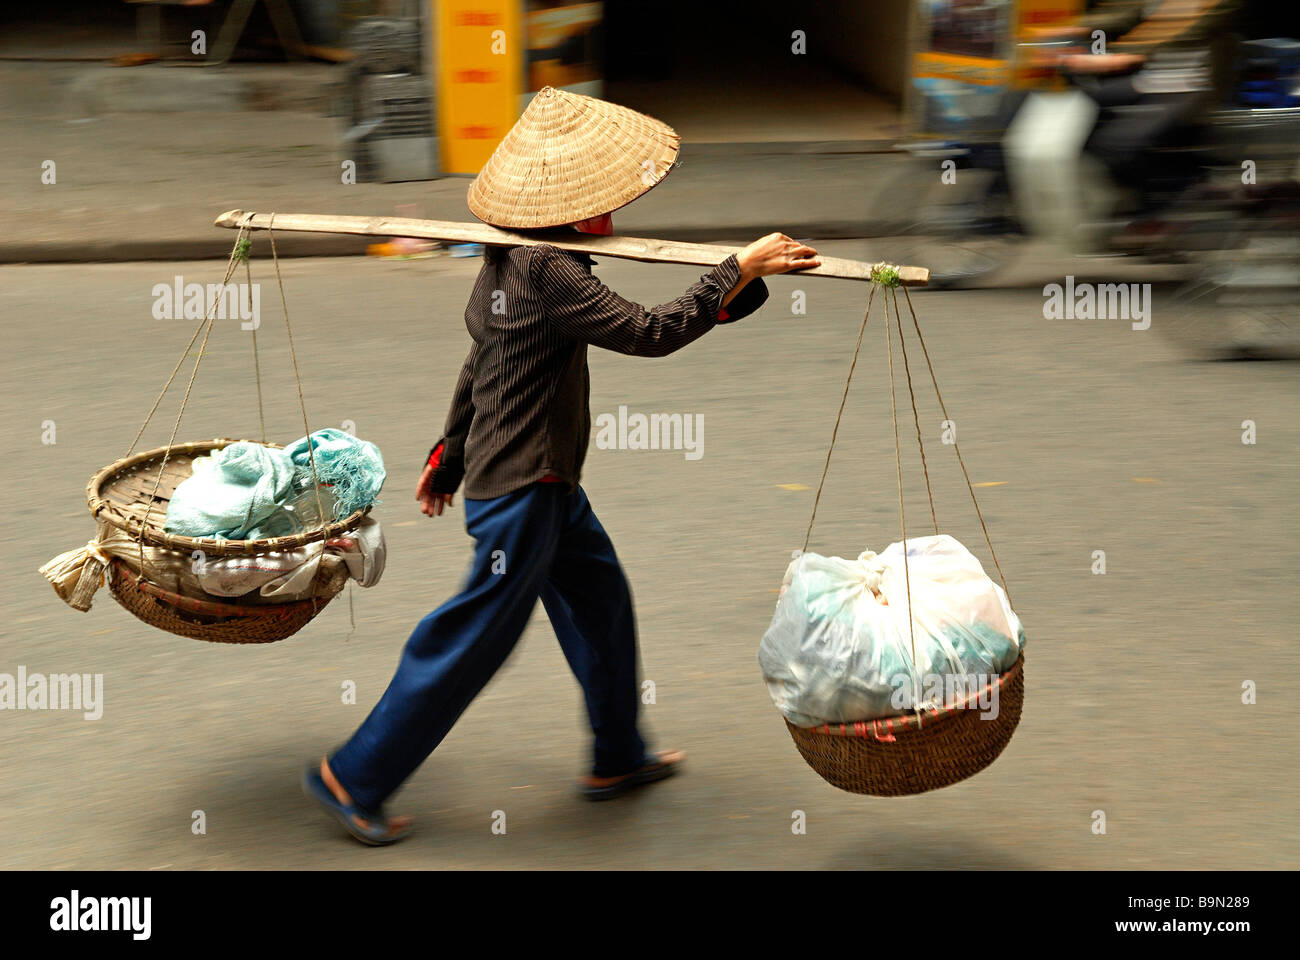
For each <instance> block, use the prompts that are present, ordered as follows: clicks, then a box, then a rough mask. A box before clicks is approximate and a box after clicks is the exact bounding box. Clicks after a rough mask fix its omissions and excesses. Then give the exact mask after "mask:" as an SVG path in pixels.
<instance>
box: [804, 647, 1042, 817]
mask: <svg viewBox="0 0 1300 960" xmlns="http://www.w3.org/2000/svg"><path fill="white" fill-rule="evenodd" d="M1024 662H1025V658H1024V654H1021V655H1020V658H1019V659H1018V660H1016V662H1015V664H1014V665H1013V666H1012V667H1011V669H1009V670H1008V671H1007V672H1006V673H1003V674H1002V675H1001V676H999V677H998V679H997V680H996V681H995V683H996V685H997V687H998V688H999V689H998V692H997V697H998V699H997V707H998V711H997V716H996V717H994V716H992V715H991V711H990V712H985V711H983V710H980V709H978V708H977V707H976V704H977V703H978V701H979V698H980V697H981V696H985V697H988V696H990V695H991V693H990V692H989V688H990V687H991V686H993V684H990V685H989V687H985V688H984V690H983V691H980V692H979V693H976V694H972V695H970V696H968V697H966V698H965V699H964V700H962V701H959V702H957V703H955V704H953V705H952V706H949V707H947V708H945V709H944V710H941V711H934V712H931V713H928V714H925V715H924V716H923V718H922V720H921V722H920V724H919V725H918V722H917V717H916V715H915V714H910V715H907V716H900V717H889V718H887V719H883V720H867V721H863V722H858V723H841V724H828V725H822V726H819V727H796V726H795V725H794V724H792V723H790V721H788V720H787V721H786V726H787V727H788V728H789V730H790V736H791V737H792V738H793V739H794V745H795V746H796V747H798V748H799V752H800V753H801V754H803V758H804V759H805V760H806V761H808V765H809V766H810V767H812V768H813V769H814V770H816V771H817V773H818V774H820V775H821V777H822V779H823V780H825V781H826V782H827V783H829V784H831V785H832V786H835V787H839V788H840V789H841V790H848V791H849V792H850V793H866V794H871V795H872V796H876V797H903V796H908V795H910V794H915V793H924V792H926V791H927V790H936V789H938V788H939V787H946V786H949V785H950V784H954V783H957V782H958V781H961V780H965V779H966V778H967V777H971V776H974V775H975V774H977V773H979V772H980V771H981V770H983V769H984V768H985V767H987V766H988V765H989V764H990V763H992V762H993V761H994V760H996V759H997V758H998V754H1000V753H1001V752H1002V750H1003V749H1004V748H1005V747H1006V745H1007V743H1008V742H1010V740H1011V735H1012V734H1013V733H1015V731H1016V727H1017V725H1019V723H1020V711H1021V708H1022V706H1023V705H1024V702H1025V673H1024Z"/></svg>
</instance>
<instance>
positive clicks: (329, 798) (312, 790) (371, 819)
mask: <svg viewBox="0 0 1300 960" xmlns="http://www.w3.org/2000/svg"><path fill="white" fill-rule="evenodd" d="M302 792H303V793H305V794H306V795H307V798H308V799H310V800H315V801H316V802H317V803H318V804H320V805H321V806H322V807H323V808H324V809H325V812H326V813H328V814H329V815H330V816H332V817H333V818H334V819H335V820H337V821H338V822H339V823H341V824H342V825H343V829H345V830H346V831H347V832H348V833H350V834H352V836H353V837H355V838H356V839H357V840H359V841H361V842H362V843H364V844H366V845H367V846H370V847H386V846H388V845H389V844H390V843H396V842H397V841H398V840H401V839H402V838H403V837H405V836H406V835H407V834H408V833H410V832H411V828H410V827H406V828H405V829H403V830H399V831H398V832H396V833H393V832H391V831H390V829H389V826H388V817H386V816H385V815H384V814H383V812H382V811H381V812H380V813H377V814H375V813H370V812H369V811H366V810H362V809H361V808H360V807H358V806H357V805H356V804H352V805H346V804H343V803H340V802H339V800H338V798H337V797H336V796H334V793H333V791H331V790H330V788H329V787H328V786H326V784H325V781H324V780H323V779H322V778H321V775H320V764H319V762H317V763H309V764H307V766H306V767H304V768H303V771H302ZM358 817H360V818H361V819H362V820H365V821H367V822H368V823H369V824H370V826H368V827H362V826H361V825H360V824H359V823H357V818H358Z"/></svg>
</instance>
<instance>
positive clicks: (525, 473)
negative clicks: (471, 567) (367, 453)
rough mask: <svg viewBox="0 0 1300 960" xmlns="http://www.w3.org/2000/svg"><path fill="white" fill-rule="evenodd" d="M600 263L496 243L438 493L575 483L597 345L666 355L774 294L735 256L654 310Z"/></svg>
mask: <svg viewBox="0 0 1300 960" xmlns="http://www.w3.org/2000/svg"><path fill="white" fill-rule="evenodd" d="M592 262H593V261H592V260H591V258H590V257H588V256H586V255H584V254H577V253H569V252H567V251H563V250H560V249H558V248H556V247H553V246H551V245H550V244H542V245H539V246H534V247H508V248H504V249H500V248H498V249H492V248H489V251H488V253H487V255H486V256H485V257H484V264H483V268H482V270H480V271H479V275H478V280H477V282H476V283H475V285H474V291H473V293H472V294H471V295H470V300H469V305H468V306H467V307H466V309H465V325H466V327H467V328H468V329H469V333H470V336H471V337H472V338H473V340H474V345H473V347H472V348H471V349H470V352H469V356H468V357H467V358H466V360H465V364H464V366H463V367H462V368H461V371H460V377H459V378H458V380H457V382H456V390H455V395H454V397H453V399H452V404H451V410H450V412H449V413H448V415H447V422H446V426H445V428H444V435H443V437H442V438H441V439H440V440H439V441H438V444H437V446H436V447H435V448H434V450H435V456H434V458H433V460H432V461H431V462H434V463H435V464H436V469H435V471H434V476H433V484H432V487H433V490H434V491H436V492H439V493H451V492H453V491H455V490H456V488H457V486H459V484H460V482H461V480H462V478H463V479H464V482H465V496H466V497H468V498H470V499H472V500H486V499H491V498H493V497H500V496H504V495H505V494H507V493H511V492H512V491H514V490H518V489H519V488H521V487H524V486H527V485H528V484H530V483H533V482H535V481H538V480H541V479H543V478H547V479H557V480H561V481H564V482H566V483H568V484H569V485H570V486H571V487H576V486H577V484H578V480H579V477H580V475H581V472H582V463H583V460H584V459H585V457H586V453H587V445H588V440H589V439H590V435H591V413H590V410H589V408H588V402H589V396H590V380H589V376H588V372H587V347H588V346H589V345H592V346H597V347H604V348H605V349H607V350H616V351H618V352H619V353H625V354H630V355H633V356H641V357H661V356H665V355H666V354H669V353H672V352H673V351H675V350H680V349H681V348H682V347H684V346H686V345H687V344H688V343H691V342H692V341H694V340H697V339H699V338H700V337H701V336H703V335H704V334H705V333H708V331H709V330H711V329H713V327H714V325H715V324H717V323H719V322H728V321H731V320H739V319H740V318H741V317H744V316H747V315H748V314H750V313H752V312H753V311H754V310H756V309H757V308H758V307H759V306H761V305H762V303H763V302H764V301H765V300H766V299H767V287H766V286H765V285H764V283H763V281H762V280H754V281H751V282H750V283H748V284H746V286H745V287H744V289H742V290H741V291H740V293H738V294H737V295H736V296H735V297H734V298H732V300H731V302H730V303H729V304H728V307H727V310H726V311H723V310H722V298H723V296H724V295H725V294H726V293H727V291H729V290H730V289H731V288H732V287H734V286H735V285H736V284H737V283H739V282H740V266H739V264H738V263H737V262H736V258H735V257H734V256H730V257H728V258H727V259H726V260H724V261H722V263H720V264H718V265H717V266H716V267H714V268H713V269H712V270H711V271H709V272H708V273H706V274H704V276H702V277H701V278H700V279H699V281H698V282H697V283H693V284H691V286H690V287H689V288H687V290H686V292H685V293H684V294H683V295H682V296H680V297H678V298H677V299H676V300H672V301H670V302H668V303H664V304H660V305H659V306H657V307H650V308H646V307H643V306H640V305H639V304H636V303H633V302H632V301H630V300H626V299H624V298H623V297H620V296H619V295H618V294H616V293H614V291H612V290H610V289H609V288H608V287H606V286H605V285H604V284H603V283H601V282H600V281H599V280H597V279H596V278H595V277H594V276H593V275H592V273H591V265H592Z"/></svg>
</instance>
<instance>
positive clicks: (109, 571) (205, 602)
mask: <svg viewBox="0 0 1300 960" xmlns="http://www.w3.org/2000/svg"><path fill="white" fill-rule="evenodd" d="M268 238H269V240H270V247H271V253H272V259H273V261H274V264H275V273H276V280H277V284H278V285H279V289H280V298H281V305H282V307H283V308H284V320H285V330H286V332H287V334H288V340H289V354H290V357H291V359H292V361H293V372H294V377H295V379H296V381H297V386H298V401H299V407H300V409H301V411H302V421H303V429H304V432H305V434H306V436H307V437H308V438H310V437H311V431H310V429H309V428H308V424H307V413H306V407H305V404H304V402H303V396H302V381H301V378H300V376H299V373H298V361H297V356H296V353H295V352H294V346H293V330H292V327H291V325H290V323H289V311H288V306H287V304H286V303H285V300H284V284H283V280H282V278H281V276H280V264H279V257H278V255H277V254H276V249H275V235H274V233H272V232H271V231H270V230H269V229H268ZM249 247H250V241H249V239H248V236H247V230H245V229H241V230H240V232H239V234H238V236H237V237H236V240H235V244H234V247H233V249H232V250H231V254H230V259H229V262H228V263H227V266H226V272H225V277H224V278H223V279H222V283H221V287H222V289H224V288H225V287H226V284H228V283H229V281H230V278H231V276H232V274H233V273H234V270H235V268H236V266H237V265H238V264H240V263H243V264H244V267H245V275H246V276H248V270H249V268H248V254H249ZM249 282H250V285H251V277H250V278H249ZM217 306H218V304H217V302H214V303H212V304H211V305H210V306H209V307H208V309H207V311H206V314H205V316H204V317H203V319H202V320H201V321H200V322H199V324H198V326H197V327H196V328H195V330H194V333H193V335H192V336H191V337H190V339H189V342H188V343H187V344H186V345H185V348H184V350H183V351H182V352H181V356H180V359H179V360H177V362H176V366H175V367H174V368H173V369H172V372H171V376H170V377H169V378H168V379H167V382H166V383H165V384H164V386H163V388H162V391H161V392H160V393H159V394H158V398H157V399H156V400H155V401H154V404H153V408H152V409H151V410H150V411H149V413H148V415H147V416H146V417H145V420H144V423H143V424H142V425H141V426H140V430H139V432H138V433H137V434H136V437H135V440H134V441H133V442H132V443H131V446H130V448H129V449H128V450H127V453H126V455H125V456H124V457H123V458H122V459H120V460H117V461H115V462H113V463H111V464H109V465H108V466H106V467H104V468H103V469H102V470H100V471H98V472H97V473H96V474H95V475H94V476H93V477H91V478H90V482H89V484H87V486H86V504H87V506H88V507H89V509H90V513H91V516H93V517H94V518H95V519H96V521H97V522H98V524H99V533H98V534H97V539H96V540H92V541H91V542H90V543H89V544H88V545H87V547H85V548H83V550H82V551H81V552H79V555H78V556H77V558H76V562H77V564H78V566H79V573H75V571H74V575H73V576H71V577H69V576H67V571H69V570H71V569H72V567H71V566H70V563H71V561H66V560H65V558H68V557H70V556H71V554H64V555H63V556H62V557H57V558H55V559H54V560H52V561H50V563H49V564H46V566H45V567H43V568H42V572H43V573H45V574H46V576H47V577H48V578H49V579H50V580H51V582H53V583H55V588H56V590H59V592H60V594H61V595H63V596H64V599H65V600H66V601H67V602H68V603H69V604H70V605H71V606H72V607H74V608H75V609H78V610H87V609H89V608H90V602H91V597H92V596H93V594H94V592H95V591H96V590H97V589H98V588H99V587H100V586H101V585H103V583H104V582H105V581H107V584H108V586H109V589H110V591H111V593H112V596H113V597H114V599H115V600H117V602H118V603H119V604H120V605H121V606H122V607H123V608H124V609H126V610H127V611H128V612H129V613H131V614H132V615H134V616H135V617H137V618H139V619H140V620H142V621H143V622H145V623H147V624H149V625H150V626H153V627H157V628H159V629H161V630H166V631H169V632H171V633H174V634H177V635H179V636H183V637H190V638H194V639H198V640H207V641H212V642H216V643H238V644H248V643H272V642H275V641H277V640H283V639H285V638H287V637H290V636H292V635H293V634H295V633H297V632H298V631H299V630H301V629H302V628H303V627H304V626H305V625H306V624H307V623H308V622H309V621H310V620H311V619H312V618H313V617H315V616H316V614H318V613H319V612H320V611H321V610H322V609H324V607H325V606H326V604H328V603H329V601H330V600H331V599H332V598H333V596H334V595H335V594H336V593H337V592H338V589H341V587H342V584H341V583H339V584H337V585H336V586H337V589H334V590H333V592H328V591H325V592H319V593H313V594H312V595H311V596H309V597H307V598H306V599H296V600H287V601H283V602H275V601H273V600H270V599H267V598H262V597H258V596H257V591H256V590H254V591H253V593H252V594H251V595H250V596H249V597H247V598H246V597H243V596H238V597H224V596H222V597H216V596H212V595H208V594H206V593H204V591H202V590H200V589H197V588H194V587H193V586H192V585H186V586H180V587H177V586H176V584H174V583H173V584H172V585H171V587H172V588H169V587H167V586H163V585H161V584H159V583H156V582H154V580H155V579H161V578H160V577H157V576H156V574H157V572H158V571H161V570H163V569H164V568H166V569H169V570H176V569H179V568H180V566H181V565H187V564H190V563H192V562H195V561H198V562H205V561H206V559H207V558H225V557H258V556H265V555H267V554H271V553H279V552H284V551H292V550H297V549H299V548H301V547H305V546H307V545H308V544H312V543H317V542H320V541H326V542H328V541H330V540H331V539H333V538H336V537H340V536H342V535H344V534H346V533H348V532H350V531H353V530H355V529H356V528H357V526H358V525H359V524H360V523H361V522H362V520H363V518H364V517H365V516H366V514H367V513H368V512H369V510H370V508H369V506H367V507H365V508H364V509H358V510H355V511H353V512H351V513H350V514H349V515H348V516H346V517H343V518H342V519H338V520H333V521H331V522H327V521H330V517H329V515H328V514H327V512H326V511H325V510H324V508H323V507H322V505H321V502H320V479H319V477H318V474H317V462H316V459H317V458H316V451H315V449H314V444H313V443H311V442H308V443H307V451H308V460H309V463H310V466H311V476H312V480H313V482H314V483H315V486H316V498H317V503H316V505H317V508H318V514H317V516H318V517H319V518H320V521H321V522H320V524H319V525H318V526H317V527H316V528H315V529H306V530H299V531H297V532H294V533H292V534H288V535H285V536H277V537H273V538H266V539H257V540H236V539H222V538H217V537H203V538H196V537H189V536H182V535H179V534H176V533H172V532H168V531H167V530H166V529H164V523H165V518H166V514H167V507H168V503H169V501H170V500H171V498H172V496H173V494H174V493H175V491H176V488H177V487H178V486H179V485H180V484H181V483H182V482H183V481H185V480H186V479H188V478H189V477H190V476H191V475H192V464H193V463H194V461H195V460H196V459H197V458H199V457H204V456H207V455H209V454H211V453H213V452H214V451H217V450H222V449H224V448H226V447H228V446H230V445H231V444H234V443H237V442H243V443H251V444H260V445H262V446H264V447H267V448H271V449H276V450H281V449H283V448H282V447H280V445H279V444H275V443H270V442H268V441H267V439H266V435H265V434H266V427H265V417H264V414H263V409H262V389H261V367H260V361H259V360H258V356H257V331H256V329H255V328H254V329H253V331H252V334H253V356H254V370H255V372H256V378H257V398H258V416H259V421H261V425H262V436H261V439H260V440H255V441H248V440H245V441H237V440H234V439H231V438H217V439H212V440H201V441H191V442H177V440H176V436H177V433H178V432H179V429H180V425H181V419H182V417H183V415H184V412H185V407H186V404H187V403H188V401H189V397H190V392H191V390H192V388H193V386H194V380H195V377H196V375H197V373H198V368H199V364H200V363H201V362H202V360H203V357H204V353H205V350H206V347H207V344H208V339H209V336H210V334H211V332H212V327H213V322H214V320H215V317H216V313H217ZM200 336H201V337H202V339H201V340H200ZM196 342H198V343H199V347H198V352H197V354H196V355H195V357H194V364H193V368H192V370H191V371H190V374H189V382H188V384H187V386H186V389H185V396H184V399H183V400H182V401H181V405H180V410H179V411H178V412H177V415H176V421H175V423H174V424H173V426H172V430H171V436H170V438H169V439H168V441H167V444H166V446H163V447H158V448H157V449H152V450H145V451H143V452H138V453H137V452H135V447H136V446H137V444H138V443H139V442H140V438H141V437H142V436H143V435H144V432H145V429H146V428H147V427H148V425H149V423H150V421H151V420H152V418H153V415H154V414H155V413H156V412H157V410H158V407H159V405H160V404H161V403H162V401H163V398H164V396H165V395H166V394H167V391H168V389H169V388H170V387H171V386H172V383H173V382H174V381H175V380H176V377H177V374H178V373H179V372H180V370H181V368H182V366H183V365H184V363H185V359H186V357H188V356H190V354H191V351H192V350H193V349H194V345H195V343H196ZM123 538H129V542H128V543H127V544H126V546H125V547H123V546H122V544H123ZM105 541H111V542H112V543H114V544H115V545H116V546H117V547H118V548H119V549H115V550H112V551H106V550H105V549H104V546H105ZM61 560H65V565H64V566H63V568H62V571H61V572H62V573H63V574H64V575H65V576H64V579H65V581H66V582H65V586H66V590H65V589H60V584H59V583H58V582H56V576H57V575H58V574H57V573H54V572H51V568H52V567H55V566H56V565H58V563H59V561H61ZM151 573H152V574H155V576H154V577H153V579H151V577H150V575H151ZM173 579H174V578H173Z"/></svg>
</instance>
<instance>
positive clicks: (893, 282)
mask: <svg viewBox="0 0 1300 960" xmlns="http://www.w3.org/2000/svg"><path fill="white" fill-rule="evenodd" d="M871 282H872V283H874V284H877V285H878V286H881V287H896V286H898V285H899V284H900V283H902V280H901V278H900V277H899V275H898V267H897V266H896V265H894V264H892V263H878V264H876V265H875V266H873V267H872V268H871Z"/></svg>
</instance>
